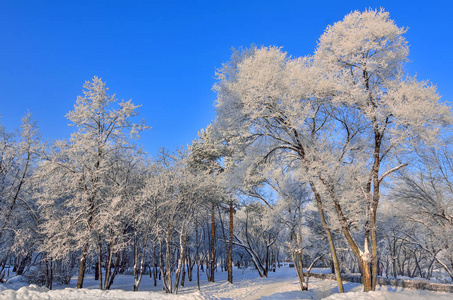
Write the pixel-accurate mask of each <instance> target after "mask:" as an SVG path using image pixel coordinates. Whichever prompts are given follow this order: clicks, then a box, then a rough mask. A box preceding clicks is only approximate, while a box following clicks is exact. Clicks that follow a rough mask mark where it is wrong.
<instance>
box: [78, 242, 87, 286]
mask: <svg viewBox="0 0 453 300" xmlns="http://www.w3.org/2000/svg"><path fill="white" fill-rule="evenodd" d="M87 255H88V243H85V245H83V249H82V254H81V255H80V265H79V276H78V278H77V285H76V288H78V289H81V288H83V279H84V278H85V264H86V259H87Z"/></svg>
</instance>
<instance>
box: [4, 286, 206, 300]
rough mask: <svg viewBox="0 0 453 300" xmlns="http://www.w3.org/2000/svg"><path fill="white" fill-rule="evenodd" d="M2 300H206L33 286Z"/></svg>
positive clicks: (9, 292) (196, 296)
mask: <svg viewBox="0 0 453 300" xmlns="http://www.w3.org/2000/svg"><path fill="white" fill-rule="evenodd" d="M0 299H2V300H32V299H33V300H41V299H43V300H44V299H46V300H47V299H61V300H76V299H77V300H79V299H84V300H97V299H112V300H119V299H134V300H141V299H143V300H145V299H147V300H160V299H162V300H174V299H178V300H201V299H205V297H203V296H202V295H201V294H200V293H199V292H195V293H191V294H186V295H167V294H164V293H160V292H129V291H123V290H111V291H101V290H90V289H74V288H65V289H62V290H49V289H47V288H45V287H38V286H37V285H34V284H31V285H29V286H27V287H22V288H20V289H18V290H17V291H15V290H11V289H7V290H3V291H1V292H0Z"/></svg>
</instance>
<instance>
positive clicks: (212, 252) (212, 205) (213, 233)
mask: <svg viewBox="0 0 453 300" xmlns="http://www.w3.org/2000/svg"><path fill="white" fill-rule="evenodd" d="M214 269H215V217H214V202H213V203H212V204H211V270H210V271H211V276H210V281H211V282H214Z"/></svg>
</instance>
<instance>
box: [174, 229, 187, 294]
mask: <svg viewBox="0 0 453 300" xmlns="http://www.w3.org/2000/svg"><path fill="white" fill-rule="evenodd" d="M186 241H187V239H186V235H185V233H184V232H182V233H181V234H180V235H179V245H180V246H179V249H180V254H179V259H178V267H177V269H176V273H175V281H176V282H175V293H177V292H178V289H179V282H180V276H181V270H182V268H183V266H184V258H185V256H186Z"/></svg>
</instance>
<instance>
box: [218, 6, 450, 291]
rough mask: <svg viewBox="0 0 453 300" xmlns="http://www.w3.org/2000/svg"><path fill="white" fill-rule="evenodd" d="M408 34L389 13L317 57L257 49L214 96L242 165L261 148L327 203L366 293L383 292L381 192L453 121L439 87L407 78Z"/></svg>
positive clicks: (349, 23)
mask: <svg viewBox="0 0 453 300" xmlns="http://www.w3.org/2000/svg"><path fill="white" fill-rule="evenodd" d="M404 32H405V30H404V29H401V28H399V27H397V26H396V25H395V24H394V22H393V21H392V20H390V19H389V15H388V13H386V12H384V11H383V10H381V11H374V10H367V11H365V12H363V13H360V12H353V13H351V14H349V15H347V16H346V17H345V18H344V20H343V21H341V22H338V23H336V24H334V25H333V26H329V27H328V28H327V30H326V32H325V33H324V34H323V36H322V37H321V38H320V41H319V43H318V49H317V50H316V53H315V55H314V56H313V57H305V58H290V57H288V56H287V55H286V53H284V52H283V51H281V49H280V48H277V47H269V48H266V47H263V48H260V49H258V48H256V47H252V48H251V49H250V50H248V51H243V52H239V53H234V54H233V56H232V59H231V61H230V62H229V63H228V64H225V65H224V66H223V68H222V69H221V71H220V72H219V74H218V77H219V81H218V83H217V84H216V86H215V90H216V91H217V93H218V98H217V120H216V125H215V126H216V128H218V131H219V133H220V135H221V136H222V138H224V139H228V140H229V141H230V143H231V145H232V146H233V147H234V154H235V155H248V152H247V151H246V150H244V149H246V148H249V147H250V146H254V147H255V149H258V148H260V149H261V150H260V153H259V154H260V155H261V158H262V160H263V161H265V160H270V159H272V158H275V157H278V158H279V159H280V160H281V161H284V162H285V163H286V164H287V165H288V166H292V167H293V168H297V169H298V170H299V173H300V176H301V177H300V178H301V179H302V180H305V181H307V182H309V183H310V186H311V189H312V191H313V193H314V195H315V196H316V198H317V199H320V200H322V201H323V202H324V203H325V201H324V200H328V201H329V202H328V203H330V204H329V207H330V208H329V211H331V212H332V213H333V215H334V216H336V217H335V218H330V220H334V219H336V220H337V221H336V222H337V224H338V226H339V228H341V231H342V233H343V235H344V237H345V238H346V240H347V242H348V244H349V246H350V247H351V249H352V251H353V253H354V254H355V256H356V258H357V259H358V260H359V261H360V266H361V270H362V272H363V284H364V289H365V291H369V290H372V289H374V288H375V285H376V278H377V277H376V276H377V234H376V212H377V208H378V204H379V200H380V195H381V192H380V186H381V183H382V182H383V180H384V179H385V178H386V177H387V176H388V175H389V174H391V173H392V172H394V171H396V170H398V169H400V168H403V167H405V166H406V165H407V163H406V162H400V161H399V160H398V158H399V156H400V155H402V153H404V152H405V151H407V150H409V149H411V148H412V147H413V146H414V145H415V144H416V143H419V142H423V143H435V142H436V140H437V138H438V133H439V131H440V129H441V128H442V125H444V124H447V123H450V122H451V120H452V118H451V111H450V109H449V108H448V107H447V106H445V105H442V104H441V103H439V96H438V95H437V93H436V89H435V87H433V86H431V85H429V84H428V83H426V82H418V81H416V80H415V79H413V78H410V77H408V76H406V75H405V74H404V72H403V70H402V66H403V63H404V62H406V59H407V54H408V48H407V44H406V41H405V39H404V37H403V34H404ZM253 155H256V153H254V154H253ZM318 197H320V198H318ZM320 208H322V209H326V205H323V206H320ZM357 224H361V226H357ZM355 228H359V231H360V233H361V234H362V235H363V237H364V238H363V242H361V243H359V242H357V241H356V240H355V238H354V233H353V231H354V229H355Z"/></svg>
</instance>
